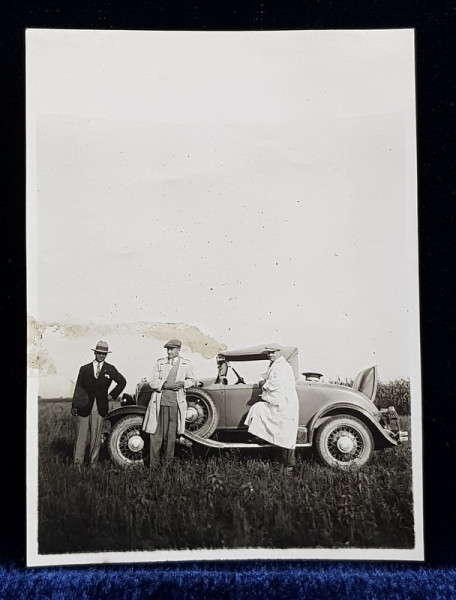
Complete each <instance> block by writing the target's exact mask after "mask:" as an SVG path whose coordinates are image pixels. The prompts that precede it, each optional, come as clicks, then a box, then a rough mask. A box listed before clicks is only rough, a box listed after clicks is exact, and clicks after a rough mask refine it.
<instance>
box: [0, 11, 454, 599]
mask: <svg viewBox="0 0 456 600" xmlns="http://www.w3.org/2000/svg"><path fill="white" fill-rule="evenodd" d="M455 9H456V5H455V3H454V1H449V0H440V1H439V0H432V1H431V0H427V1H421V2H420V1H412V0H403V1H402V2H397V1H392V0H365V1H361V0H344V1H338V2H332V1H331V0H305V1H304V0H302V1H293V0H281V1H280V2H274V1H269V0H242V1H241V0H239V2H236V1H235V0H227V1H226V2H223V3H221V2H220V3H217V2H214V1H213V0H212V1H210V0H193V2H187V1H186V0H181V1H179V2H174V1H173V0H168V1H167V2H165V1H164V0H158V1H156V2H153V1H152V0H150V1H148V2H146V1H145V0H144V1H143V0H130V1H129V2H124V3H113V2H111V1H110V0H92V1H91V2H88V1H87V0H80V1H79V2H75V1H66V2H61V1H60V2H59V1H57V0H43V1H39V0H37V1H33V0H26V1H23V2H9V1H8V0H7V1H6V2H3V3H2V12H1V15H2V19H1V28H2V35H1V38H0V43H1V52H0V60H1V61H2V63H1V64H2V71H1V73H2V86H1V87H2V107H3V111H2V117H3V119H2V142H3V143H2V145H1V165H2V173H3V174H4V175H6V177H5V178H4V183H3V185H2V219H1V225H2V235H1V239H0V241H1V243H2V244H3V247H2V254H1V256H2V260H1V274H2V284H3V285H2V295H1V297H0V303H1V304H0V307H1V313H0V314H1V315H2V317H3V329H2V331H3V349H4V352H3V355H2V363H3V364H2V366H3V369H2V371H3V373H2V374H3V378H2V398H1V410H2V416H3V421H2V422H3V425H4V427H3V432H2V436H1V438H0V439H1V442H0V447H1V448H2V462H1V464H0V470H1V474H0V475H1V479H0V481H1V482H2V488H1V494H0V496H1V498H0V499H1V509H2V510H1V515H2V518H1V526H0V598H39V599H41V598H49V599H52V600H59V599H61V598H62V599H63V598H77V599H78V600H79V599H86V598H87V599H89V598H101V599H103V598H110V599H112V598H118V599H123V598H125V599H127V598H128V600H136V599H138V600H139V599H141V600H142V599H144V598H152V597H153V598H176V599H192V598H198V599H202V598H219V599H223V598H238V599H244V598H246V599H248V600H254V599H256V598H258V599H262V598H271V599H273V598H281V599H289V598H309V599H310V598H338V599H339V598H344V597H347V598H385V599H386V598H388V600H392V599H402V598H404V599H415V598H417V599H418V598H423V599H425V598H426V599H427V598H437V599H440V598H445V599H446V598H448V599H449V598H456V589H455V587H456V552H455V548H456V544H455V543H454V539H455V527H456V524H455V510H454V505H455V500H456V499H455V493H454V492H455V483H454V481H455V478H454V475H455V469H454V464H455V453H454V449H455V436H454V430H455V426H454V423H455V422H456V419H455V417H456V415H455V401H454V391H455V385H454V373H455V370H456V369H455V368H454V367H455V364H456V361H455V347H456V343H455V335H454V334H455V331H456V319H455V317H456V308H455V307H456V297H455V296H456V294H455V291H456V286H455V284H454V282H455V281H456V272H455V271H456V269H455V265H456V261H455V254H454V240H455V239H456V235H455V234H456V231H455V223H456V214H455V209H454V205H455V189H456V184H455V175H454V173H455V167H454V165H455V135H454V117H455V112H454V103H455V98H456V82H455V71H456V69H455V64H454V56H455V54H456V52H455V44H454V39H455V33H456V10H455ZM26 27H53V28H79V29H84V28H99V29H110V28H113V29H177V30H179V29H181V30H182V29H195V30H199V29H213V30H219V29H222V30H223V29H235V30H249V29H250V30H259V29H337V28H342V29H347V28H354V29H357V28H403V27H405V28H410V27H412V28H415V29H416V65H417V115H418V172H419V222H420V281H421V314H422V315H421V335H422V358H423V410H424V418H423V424H424V448H425V452H424V466H425V471H424V475H425V534H426V562H425V563H424V564H418V563H412V564H410V563H409V564H398V563H394V564H393V563H361V562H358V563H341V562H325V563H323V562H307V563H305V562H265V561H249V562H242V563H240V562H237V563H234V562H233V563H230V562H223V563H217V562H214V563H198V564H195V563H184V564H167V565H163V564H162V565H138V566H132V565H129V566H109V567H107V566H94V567H80V568H71V567H60V568H46V569H45V568H39V569H38V568H33V569H27V568H26V567H25V565H24V556H25V484H24V482H25V466H24V465H25V450H24V448H25V408H24V407H25V400H24V398H25V393H24V389H25V386H24V383H25V372H26V370H25V355H24V349H25V347H26V329H25V314H26V305H25V247H24V233H23V232H24V216H25V203H24V197H25V168H24V156H25V148H24V134H25V129H24V106H25V105H24V98H25V94H24V29H25V28H26Z"/></svg>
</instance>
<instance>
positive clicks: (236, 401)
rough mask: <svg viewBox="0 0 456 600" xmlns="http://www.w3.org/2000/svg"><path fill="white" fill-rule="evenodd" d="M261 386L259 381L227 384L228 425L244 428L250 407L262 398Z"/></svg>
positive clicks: (226, 409)
mask: <svg viewBox="0 0 456 600" xmlns="http://www.w3.org/2000/svg"><path fill="white" fill-rule="evenodd" d="M260 394H261V388H260V386H259V385H258V383H253V384H252V383H247V384H245V383H238V384H233V385H230V384H227V385H225V411H226V427H227V428H228V429H244V428H247V426H246V425H244V421H245V417H246V416H247V413H248V412H249V409H250V407H251V406H252V404H255V402H258V400H259V399H260V397H259V396H260Z"/></svg>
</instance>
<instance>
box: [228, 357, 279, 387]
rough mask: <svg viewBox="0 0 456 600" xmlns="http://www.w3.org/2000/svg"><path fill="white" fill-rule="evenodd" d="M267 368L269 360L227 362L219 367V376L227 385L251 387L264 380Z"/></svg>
mask: <svg viewBox="0 0 456 600" xmlns="http://www.w3.org/2000/svg"><path fill="white" fill-rule="evenodd" d="M268 368H269V360H254V361H249V362H239V361H229V362H225V363H222V364H221V365H220V375H221V377H222V378H223V382H224V383H225V384H227V385H235V384H237V383H239V380H241V383H240V385H243V384H242V382H244V384H245V385H252V384H257V383H258V382H259V381H260V379H264V374H265V373H266V371H267V369H268Z"/></svg>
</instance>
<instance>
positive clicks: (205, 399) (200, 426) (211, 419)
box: [185, 388, 219, 438]
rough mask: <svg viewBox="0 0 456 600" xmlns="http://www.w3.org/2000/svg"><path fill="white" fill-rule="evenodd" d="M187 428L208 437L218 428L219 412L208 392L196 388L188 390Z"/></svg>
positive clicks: (200, 435) (191, 431)
mask: <svg viewBox="0 0 456 600" xmlns="http://www.w3.org/2000/svg"><path fill="white" fill-rule="evenodd" d="M186 396H187V416H186V419H185V429H186V431H189V432H190V433H194V434H195V435H198V436H199V437H203V438H208V437H209V436H211V435H212V434H213V433H214V431H215V430H216V429H217V426H218V423H219V413H218V410H217V407H216V406H215V402H214V401H213V400H212V398H211V397H210V396H209V394H208V393H207V392H203V390H200V389H196V388H189V389H188V390H187V394H186Z"/></svg>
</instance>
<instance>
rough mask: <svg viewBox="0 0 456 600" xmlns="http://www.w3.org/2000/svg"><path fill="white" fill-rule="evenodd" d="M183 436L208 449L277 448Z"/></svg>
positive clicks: (188, 434)
mask: <svg viewBox="0 0 456 600" xmlns="http://www.w3.org/2000/svg"><path fill="white" fill-rule="evenodd" d="M183 435H185V437H186V438H187V439H189V440H191V441H192V442H195V443H197V444H202V445H203V446H208V447H209V448H277V446H274V444H268V443H267V442H265V443H264V444H257V443H255V442H252V443H248V442H217V441H216V440H211V439H210V438H202V437H200V436H199V435H195V434H194V433H190V432H189V431H185V432H184V434H183ZM311 445H312V444H296V448H310V446H311Z"/></svg>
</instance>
